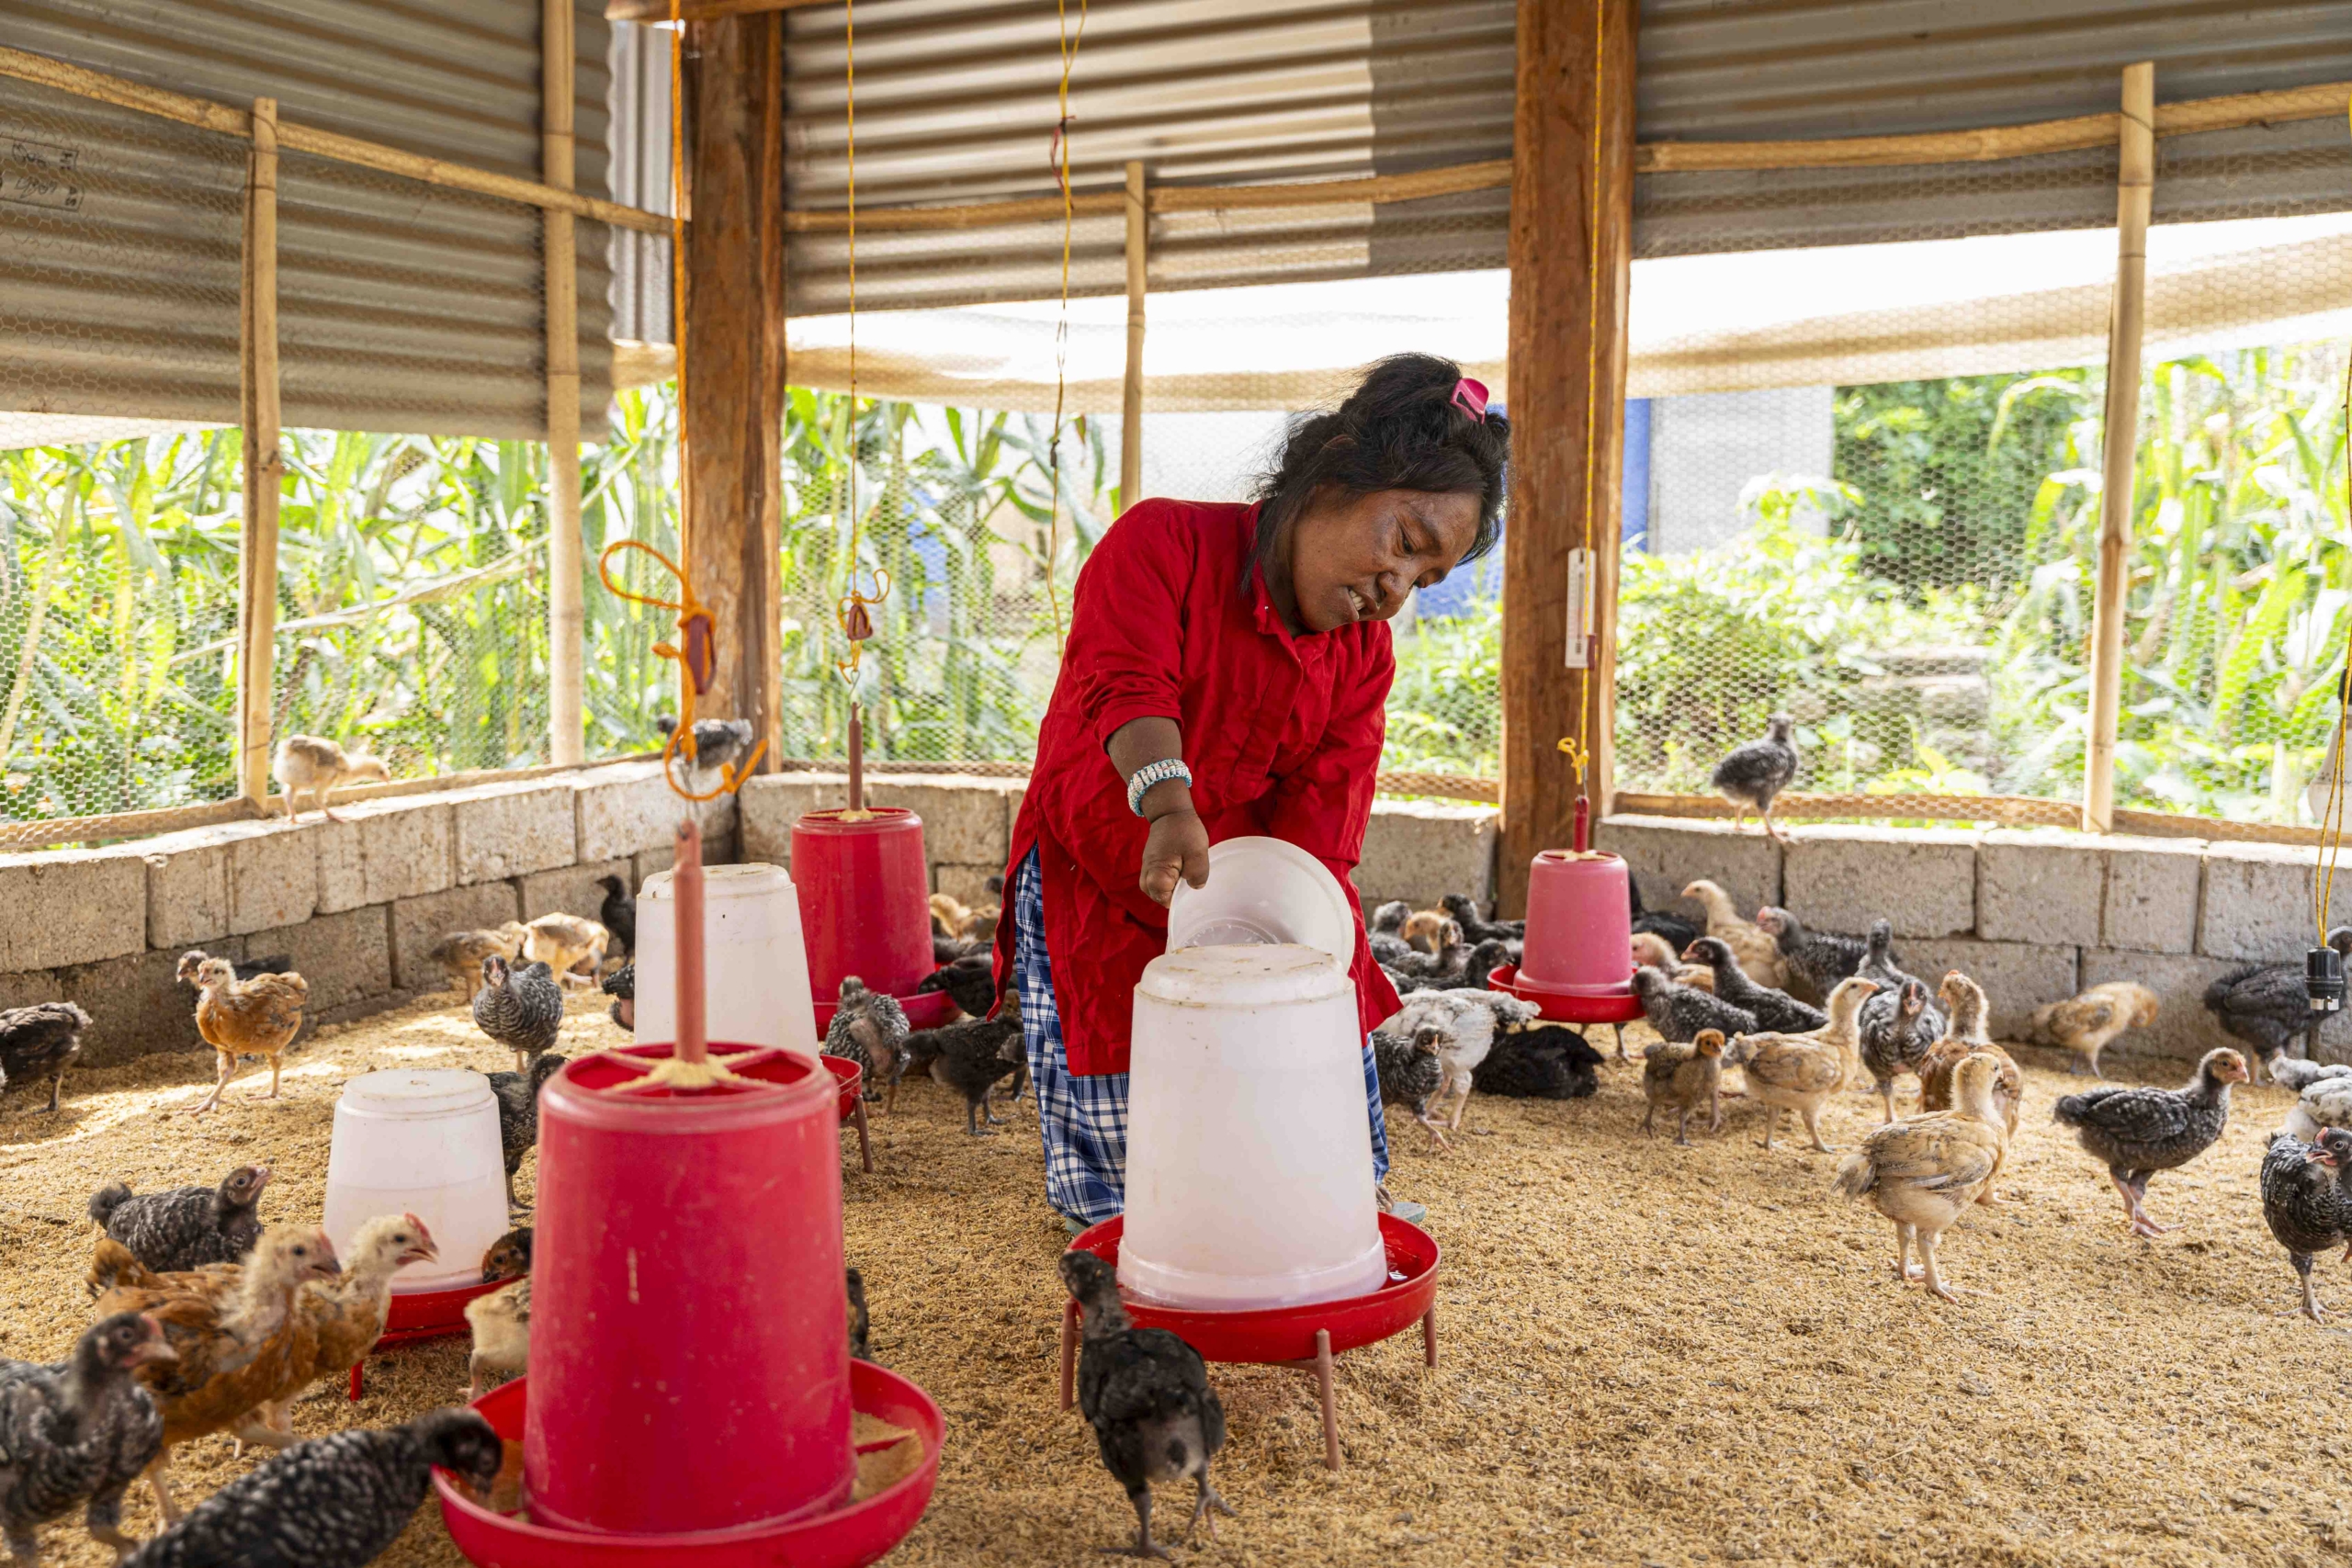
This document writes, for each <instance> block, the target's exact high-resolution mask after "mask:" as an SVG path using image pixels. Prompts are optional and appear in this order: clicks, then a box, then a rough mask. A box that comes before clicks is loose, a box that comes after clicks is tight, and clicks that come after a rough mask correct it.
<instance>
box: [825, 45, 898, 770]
mask: <svg viewBox="0 0 2352 1568" xmlns="http://www.w3.org/2000/svg"><path fill="white" fill-rule="evenodd" d="M842 104H843V107H842V121H843V125H844V128H845V132H846V136H845V145H846V148H847V154H846V155H847V161H848V165H849V408H848V415H847V427H846V447H845V450H844V452H843V454H842V479H843V482H844V484H845V486H846V491H847V501H846V504H847V506H848V508H849V570H848V572H847V574H846V576H847V581H846V583H845V587H844V592H843V593H842V597H841V598H840V599H839V600H838V601H836V602H835V604H834V605H833V622H834V624H835V625H836V626H840V627H841V632H842V642H843V643H844V644H846V645H847V652H846V654H845V655H844V656H843V657H842V658H841V659H838V660H834V661H833V668H834V669H835V670H836V671H839V672H840V674H841V678H842V684H843V685H845V686H847V687H848V688H849V692H850V722H851V724H852V725H855V724H856V723H857V712H856V710H857V677H858V672H859V671H860V670H861V669H863V668H864V665H865V641H866V639H867V638H868V637H872V636H873V635H874V617H873V616H872V615H868V614H867V613H866V606H868V605H870V604H881V603H882V601H883V600H884V599H885V598H887V597H888V595H889V592H890V574H889V573H888V572H887V571H884V570H880V569H879V568H876V570H874V571H873V573H872V574H871V575H872V578H873V581H874V592H872V593H870V594H869V593H867V592H865V591H864V590H863V589H862V588H861V587H860V585H859V581H858V577H859V573H860V572H862V571H864V570H865V567H864V565H863V563H862V562H861V561H860V559H859V554H858V552H859V547H860V546H861V545H862V544H863V542H864V540H865V508H864V507H862V506H860V505H859V504H858V498H857V6H856V3H855V0H848V3H847V4H845V5H844V6H842Z"/></svg>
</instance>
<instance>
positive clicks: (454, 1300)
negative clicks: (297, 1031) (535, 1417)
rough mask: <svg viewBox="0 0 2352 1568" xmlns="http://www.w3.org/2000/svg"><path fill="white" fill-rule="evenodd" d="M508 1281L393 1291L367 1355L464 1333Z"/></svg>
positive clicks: (359, 1376)
mask: <svg viewBox="0 0 2352 1568" xmlns="http://www.w3.org/2000/svg"><path fill="white" fill-rule="evenodd" d="M853 1065H854V1064H853ZM511 1283H513V1281H512V1280H491V1281H490V1282H489V1283H488V1284H483V1283H481V1282H480V1281H479V1280H478V1281H476V1282H475V1283H473V1284H470V1285H459V1286H458V1287H457V1288H455V1289H454V1290H447V1291H412V1292H409V1293H408V1294H406V1295H401V1294H398V1293H395V1294H394V1295H393V1297H392V1304H391V1307H390V1310H389V1311H387V1312H386V1313H385V1314H384V1332H383V1333H381V1334H379V1335H378V1336H377V1337H376V1343H375V1344H374V1345H373V1346H372V1347H370V1348H369V1349H368V1355H369V1356H372V1355H374V1354H375V1353H376V1352H377V1351H378V1350H381V1349H383V1348H385V1347H387V1346H390V1345H408V1344H413V1343H414V1342H415V1341H417V1340H420V1339H446V1338H447V1337H449V1336H451V1335H453V1334H463V1333H465V1332H466V1330H467V1324H466V1303H468V1302H470V1301H472V1300H474V1299H475V1298H476V1297H478V1296H486V1295H488V1294H490V1292H492V1291H494V1290H497V1289H498V1288H499V1287H500V1286H501V1285H505V1284H511ZM367 1365H368V1361H367V1358H366V1357H362V1358H361V1359H358V1360H357V1361H355V1362H353V1363H352V1367H351V1397H352V1398H354V1399H357V1398H358V1397H359V1394H360V1392H361V1390H363V1389H365V1388H366V1387H367V1386H368V1383H367V1379H366V1377H365V1376H364V1375H363V1373H364V1371H365V1369H366V1368H367Z"/></svg>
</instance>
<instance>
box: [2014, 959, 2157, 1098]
mask: <svg viewBox="0 0 2352 1568" xmlns="http://www.w3.org/2000/svg"><path fill="white" fill-rule="evenodd" d="M2155 1021H2156V993H2155V992H2154V991H2152V990H2150V989H2148V987H2145V986H2143V985H2141V984H2140V983H2139V982H2138V981H2136V980H2109V982H2108V983H2107V984H2106V985H2104V986H2093V987H2090V988H2089V989H2088V990H2086V991H2085V992H2083V994H2082V995H2080V996H2078V997H2073V998H2068V999H2067V1000H2065V1001H2063V1002H2052V1003H2051V1004H2050V1005H2049V1006H2048V1007H2043V1008H2036V1009H2034V1010H2033V1019H2032V1021H2031V1023H2030V1025H2029V1029H2030V1038H2031V1040H2032V1041H2033V1043H2035V1044H2037V1045H2062V1046H2064V1047H2065V1048H2066V1049H2067V1050H2069V1051H2072V1052H2073V1053H2074V1054H2075V1071H2076V1072H2078V1073H2079V1072H2082V1071H2084V1070H2085V1069H2086V1068H2087V1069H2088V1070H2089V1072H2090V1075H2091V1077H2099V1070H2098V1054H2099V1053H2100V1052H2101V1051H2104V1050H2106V1049H2107V1047H2108V1046H2109V1043H2112V1042H2113V1041H2114V1039H2115V1037H2116V1036H2117V1035H2119V1034H2121V1033H2122V1032H2124V1031H2126V1030H2128V1029H2145V1028H2147V1027H2148V1025H2150V1024H2152V1023H2154V1022H2155Z"/></svg>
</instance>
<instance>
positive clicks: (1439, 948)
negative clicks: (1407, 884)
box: [1397, 909, 1463, 954]
mask: <svg viewBox="0 0 2352 1568" xmlns="http://www.w3.org/2000/svg"><path fill="white" fill-rule="evenodd" d="M1397 934H1398V935H1399V936H1401V937H1403V938H1404V939H1405V945H1406V946H1407V947H1412V948H1419V950H1420V951H1421V952H1423V953H1432V954H1435V953H1443V952H1445V950H1446V949H1447V948H1449V947H1454V946H1457V945H1460V944H1461V943H1462V942H1463V932H1462V928H1461V927H1460V926H1458V925H1456V924H1455V923H1454V922H1453V917H1452V916H1451V915H1448V914H1446V913H1445V912H1444V911H1443V910H1442V909H1417V910H1415V911H1414V912H1413V913H1412V914H1411V915H1410V916H1408V917H1407V919H1406V920H1405V929H1404V930H1403V931H1399V932H1398V933H1397Z"/></svg>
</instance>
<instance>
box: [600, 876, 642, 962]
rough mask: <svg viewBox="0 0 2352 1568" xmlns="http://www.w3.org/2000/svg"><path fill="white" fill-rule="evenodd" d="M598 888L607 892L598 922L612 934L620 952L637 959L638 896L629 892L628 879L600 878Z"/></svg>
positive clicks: (615, 877) (617, 877)
mask: <svg viewBox="0 0 2352 1568" xmlns="http://www.w3.org/2000/svg"><path fill="white" fill-rule="evenodd" d="M596 886H599V887H601V888H603V889H604V890H605V901H604V903H603V904H601V905H599V906H598V907H597V910H596V919H597V921H598V922H599V923H600V924H602V925H603V926H604V928H605V930H606V931H610V932H611V933H612V937H613V941H614V942H617V943H618V944H619V951H620V952H622V953H628V955H629V956H630V957H631V958H634V957H636V956H637V895H636V894H634V893H632V892H630V891H629V887H628V879H627V878H626V877H619V876H600V877H598V878H597V879H596Z"/></svg>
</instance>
